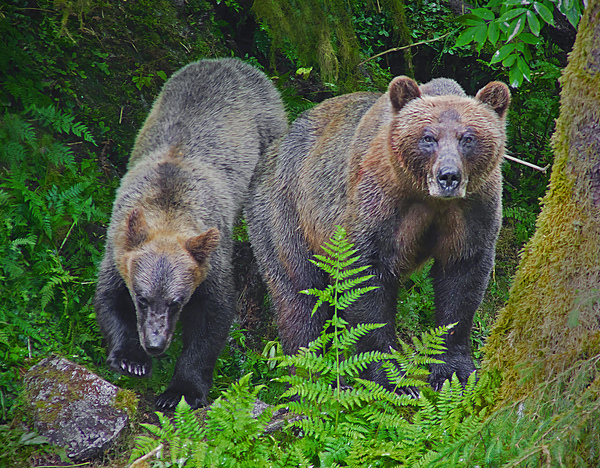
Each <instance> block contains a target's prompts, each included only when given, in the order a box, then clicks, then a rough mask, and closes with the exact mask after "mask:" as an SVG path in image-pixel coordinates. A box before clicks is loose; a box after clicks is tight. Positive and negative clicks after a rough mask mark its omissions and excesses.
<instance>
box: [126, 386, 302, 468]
mask: <svg viewBox="0 0 600 468" xmlns="http://www.w3.org/2000/svg"><path fill="white" fill-rule="evenodd" d="M250 377H251V374H247V375H245V376H244V377H242V378H241V379H240V381H239V382H238V383H235V384H233V385H232V386H231V388H230V389H229V390H227V391H226V392H224V393H223V395H222V396H221V397H220V398H218V399H217V400H216V401H215V402H214V403H213V404H212V405H211V407H210V409H209V410H208V412H207V414H206V420H205V422H204V424H201V423H200V422H199V420H198V419H197V416H196V415H195V413H194V412H193V411H192V410H191V409H190V407H189V405H188V404H187V403H186V401H185V399H183V398H182V399H181V402H180V403H179V404H178V405H177V408H176V410H175V416H174V424H173V423H172V422H171V421H170V420H169V419H168V418H167V417H166V416H164V415H163V414H162V413H157V415H158V417H159V420H160V424H161V426H160V427H158V426H154V425H151V424H143V426H144V427H145V428H146V429H147V430H148V431H149V432H150V433H151V434H152V435H153V436H154V437H155V438H158V439H159V440H161V441H162V442H163V443H164V444H165V445H166V448H167V449H168V452H169V454H170V460H166V461H165V462H161V463H160V465H159V466H161V467H183V466H188V467H204V466H215V467H216V466H219V467H256V466H274V467H276V466H297V465H296V463H297V462H298V460H297V458H296V457H293V456H292V455H293V454H286V453H284V452H283V450H282V448H281V447H280V446H279V442H278V441H277V440H276V439H275V438H274V437H273V436H269V435H266V434H265V429H266V428H267V426H268V424H269V422H270V421H271V418H272V416H273V413H274V412H275V411H276V410H277V409H278V408H276V407H270V408H267V409H265V410H264V411H263V412H262V413H260V414H259V415H253V410H254V406H255V402H256V398H257V394H258V392H259V391H260V390H261V386H256V387H254V388H253V389H252V390H251V389H250ZM155 438H152V437H148V436H138V437H137V442H136V448H135V449H134V451H133V452H132V454H131V457H130V463H131V462H133V461H134V460H136V459H137V458H139V457H141V456H144V455H146V454H148V453H150V452H152V451H154V450H155V449H156V448H158V447H159V446H160V444H159V442H158V441H157V440H156V439H155ZM160 453H161V452H159V456H160ZM276 460H286V462H289V463H290V464H283V463H280V462H275V463H274V461H276Z"/></svg>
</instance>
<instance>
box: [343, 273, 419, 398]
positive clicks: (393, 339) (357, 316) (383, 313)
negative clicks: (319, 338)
mask: <svg viewBox="0 0 600 468" xmlns="http://www.w3.org/2000/svg"><path fill="white" fill-rule="evenodd" d="M368 273H369V274H374V275H375V277H374V278H372V279H371V280H370V281H369V282H368V283H367V284H368V285H369V286H377V287H378V289H375V290H373V291H369V292H368V293H366V294H365V295H363V296H362V297H361V298H360V299H359V300H358V301H357V303H356V304H355V306H354V307H353V308H351V309H350V310H349V311H348V316H349V317H348V318H349V319H350V320H349V321H350V324H351V325H352V326H354V325H356V324H358V323H384V324H385V326H383V327H382V328H378V329H376V330H373V331H371V332H369V333H368V334H367V335H366V336H365V337H364V338H362V339H361V340H360V341H359V342H358V344H357V347H356V351H357V352H358V353H361V352H367V351H373V350H376V351H380V352H382V353H390V352H391V351H392V349H398V338H397V334H396V325H395V315H396V305H397V297H398V284H397V281H394V280H393V279H390V280H388V281H386V282H379V281H376V280H375V278H382V277H383V275H380V274H378V272H377V271H376V270H369V271H368ZM390 363H391V364H392V365H396V364H395V361H390ZM399 370H400V369H399ZM362 377H363V378H365V379H368V380H371V381H373V382H377V383H378V384H380V385H381V386H383V387H385V388H387V389H388V390H393V391H396V392H398V393H401V394H406V395H410V396H412V397H415V398H417V397H418V395H419V391H418V390H417V389H416V388H414V387H400V388H396V387H395V386H393V385H392V383H391V382H390V381H389V379H388V377H387V374H386V372H385V370H384V369H383V368H382V366H381V363H371V364H369V365H368V366H367V369H366V370H365V372H363V374H362Z"/></svg>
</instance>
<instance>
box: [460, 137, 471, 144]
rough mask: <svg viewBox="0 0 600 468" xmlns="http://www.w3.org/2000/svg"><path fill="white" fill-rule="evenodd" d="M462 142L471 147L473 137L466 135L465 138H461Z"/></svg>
mask: <svg viewBox="0 0 600 468" xmlns="http://www.w3.org/2000/svg"><path fill="white" fill-rule="evenodd" d="M461 141H462V142H463V143H464V144H466V145H469V144H471V143H473V137H472V136H467V135H465V136H463V137H462V138H461Z"/></svg>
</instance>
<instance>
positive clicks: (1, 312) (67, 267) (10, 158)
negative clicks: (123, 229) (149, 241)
mask: <svg viewBox="0 0 600 468" xmlns="http://www.w3.org/2000/svg"><path fill="white" fill-rule="evenodd" d="M8 88H9V92H10V91H11V89H10V87H8ZM13 90H14V88H13ZM21 91H23V87H21V88H19V93H15V94H16V96H15V95H13V96H14V97H15V98H17V97H20V96H24V95H26V94H27V93H22V92H21ZM55 135H56V136H55ZM58 135H61V138H68V139H73V138H75V139H79V141H76V142H75V143H71V144H67V143H66V142H64V141H62V140H61V139H58ZM63 135H64V137H63ZM83 142H91V143H93V142H94V138H93V136H92V134H91V132H90V131H89V129H88V128H87V127H86V126H85V125H83V124H81V123H80V122H77V121H76V120H75V119H74V118H73V117H72V116H71V115H69V114H67V113H65V112H62V111H60V110H59V109H57V108H55V107H54V106H45V107H37V106H36V105H35V104H31V105H29V107H28V108H27V109H26V110H25V111H24V112H21V113H5V114H4V115H3V116H2V117H0V189H1V191H0V194H1V195H0V255H2V258H3V261H2V264H1V265H0V281H1V282H2V284H3V286H4V287H3V288H2V290H1V291H0V324H1V325H2V330H1V333H0V354H1V355H2V359H0V395H2V397H1V401H2V407H1V413H0V419H5V418H6V417H7V416H8V411H9V409H10V407H11V405H12V402H13V400H14V397H15V394H16V393H17V392H18V389H19V383H18V379H19V375H18V373H19V368H21V366H23V363H24V361H25V359H26V358H29V359H36V358H38V357H43V356H47V355H48V354H51V353H53V352H60V353H62V354H66V355H69V356H73V357H75V356H80V358H81V359H84V360H88V361H89V360H90V359H94V357H96V356H97V355H98V353H99V349H100V338H99V335H98V332H97V331H96V326H95V323H94V314H93V309H92V304H91V301H92V296H93V284H94V280H95V275H96V264H97V263H98V262H99V260H100V256H101V253H100V249H99V245H98V238H97V236H96V234H95V233H94V229H95V226H96V225H97V224H100V223H102V224H104V223H106V222H107V220H108V210H109V209H110V205H109V203H108V200H110V198H111V196H112V190H113V189H114V185H112V186H111V185H108V186H107V185H106V184H105V183H104V181H103V180H102V178H101V177H100V173H99V171H98V165H97V162H96V161H95V160H94V159H93V158H88V159H82V160H81V161H80V162H77V159H78V157H79V156H78V154H76V153H75V152H74V150H73V149H72V148H73V147H74V146H77V145H80V144H83ZM57 337H60V339H57Z"/></svg>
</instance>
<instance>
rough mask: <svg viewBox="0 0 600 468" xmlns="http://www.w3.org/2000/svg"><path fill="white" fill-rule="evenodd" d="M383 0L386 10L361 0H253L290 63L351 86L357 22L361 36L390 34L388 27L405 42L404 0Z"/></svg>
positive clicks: (344, 86)
mask: <svg viewBox="0 0 600 468" xmlns="http://www.w3.org/2000/svg"><path fill="white" fill-rule="evenodd" d="M383 6H384V8H385V10H386V11H387V13H386V14H385V15H383V14H382V11H383V10H382V8H381V7H380V6H379V3H378V4H377V6H376V5H375V4H374V3H372V2H368V1H360V0H354V1H351V2H345V1H340V0H336V1H333V2H331V1H330V2H325V1H323V0H310V1H306V0H303V1H293V0H292V1H290V0H276V1H267V0H255V2H254V6H253V10H254V12H255V14H256V16H257V17H258V19H259V20H260V21H261V23H262V26H263V28H264V30H265V31H266V32H267V33H268V34H269V35H270V36H271V38H272V39H273V46H274V47H275V48H279V49H281V50H283V51H284V52H286V51H287V52H286V56H287V57H288V58H290V59H292V60H293V62H294V63H295V62H296V58H297V61H298V63H297V64H296V66H297V68H310V67H315V68H317V69H318V70H319V72H320V75H321V78H322V80H323V81H324V82H325V83H328V84H331V85H336V84H340V85H341V86H342V89H344V90H355V89H356V86H357V85H356V83H357V80H358V79H359V77H358V63H359V59H360V55H359V50H360V45H359V40H358V37H357V31H356V30H355V27H356V25H358V24H360V25H361V27H360V31H359V34H360V37H361V39H362V40H363V41H365V40H368V39H369V38H370V37H372V34H373V35H375V36H383V37H388V36H389V35H390V32H391V33H392V34H393V37H394V39H399V40H400V41H401V42H402V43H407V42H408V39H409V33H408V29H407V27H406V19H405V14H404V3H403V2H402V1H399V0H388V1H385V2H383ZM373 11H375V13H373V16H371V12H373ZM355 14H356V15H357V16H354V15H355ZM365 15H368V16H366V17H365ZM365 18H370V21H369V20H368V21H369V22H370V24H369V22H363V21H362V20H363V19H365ZM384 22H385V26H386V27H385V28H384V27H383V26H384ZM371 31H373V33H371Z"/></svg>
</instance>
